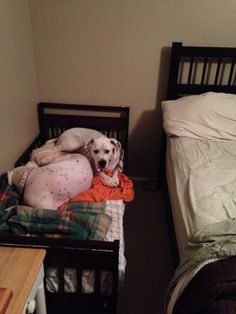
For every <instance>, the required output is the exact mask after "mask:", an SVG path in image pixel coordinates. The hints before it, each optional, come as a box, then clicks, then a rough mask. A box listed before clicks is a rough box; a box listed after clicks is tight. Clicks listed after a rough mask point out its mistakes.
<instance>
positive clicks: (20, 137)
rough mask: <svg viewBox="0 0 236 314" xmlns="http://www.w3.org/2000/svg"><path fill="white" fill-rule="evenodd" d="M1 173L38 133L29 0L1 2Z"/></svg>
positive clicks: (11, 165) (2, 0) (36, 94)
mask: <svg viewBox="0 0 236 314" xmlns="http://www.w3.org/2000/svg"><path fill="white" fill-rule="evenodd" d="M0 38H1V49H0V82H1V83H0V137H1V153H0V172H1V173H2V172H5V171H6V170H8V169H10V168H12V167H13V164H14V161H15V160H16V159H17V158H18V156H19V154H21V153H22V152H23V149H24V148H25V147H26V146H27V145H28V144H29V143H30V141H31V140H32V139H33V137H34V136H35V135H36V133H37V132H38V131H37V128H36V111H35V108H36V107H35V106H36V103H37V102H38V92H37V86H36V75H35V67H34V59H33V46H32V33H31V22H30V12H29V3H28V0H21V1H14V0H1V3H0Z"/></svg>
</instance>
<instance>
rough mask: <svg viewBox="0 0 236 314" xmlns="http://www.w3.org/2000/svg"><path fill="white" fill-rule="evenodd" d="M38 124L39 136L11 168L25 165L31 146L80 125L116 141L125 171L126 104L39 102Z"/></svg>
mask: <svg viewBox="0 0 236 314" xmlns="http://www.w3.org/2000/svg"><path fill="white" fill-rule="evenodd" d="M38 123H39V131H40V133H39V135H38V136H37V137H36V138H35V139H34V140H33V142H32V143H31V144H30V145H29V147H28V148H27V149H26V150H25V151H24V153H23V154H22V155H21V157H20V158H19V159H18V160H17V161H16V162H15V165H14V166H15V167H18V166H21V165H23V164H25V163H26V162H27V161H28V159H29V156H30V154H31V152H32V150H33V149H34V148H35V147H39V146H40V145H42V144H43V143H44V142H45V141H47V140H48V139H51V138H55V137H57V136H59V135H60V134H61V133H62V132H63V131H65V130H67V129H69V128H74V127H80V128H90V129H95V130H98V131H100V132H101V133H103V134H105V135H106V136H108V137H113V138H116V139H117V140H119V141H120V142H121V144H122V147H123V149H124V170H125V171H126V170H127V156H128V132H129V107H118V106H97V105H82V104H60V103H46V102H41V103H39V104H38Z"/></svg>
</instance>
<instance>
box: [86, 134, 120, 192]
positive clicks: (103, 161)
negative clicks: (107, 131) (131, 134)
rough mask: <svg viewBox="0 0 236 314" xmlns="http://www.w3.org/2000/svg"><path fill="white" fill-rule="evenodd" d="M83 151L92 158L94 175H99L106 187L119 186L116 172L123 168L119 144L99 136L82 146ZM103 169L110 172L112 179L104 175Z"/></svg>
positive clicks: (114, 140) (112, 139)
mask: <svg viewBox="0 0 236 314" xmlns="http://www.w3.org/2000/svg"><path fill="white" fill-rule="evenodd" d="M84 150H85V152H86V153H87V154H88V155H90V156H91V157H92V163H93V165H92V166H93V170H94V174H95V175H100V176H101V177H102V178H103V180H104V182H105V184H106V185H107V186H110V187H115V186H117V185H118V184H119V178H118V171H119V170H121V168H122V166H123V164H122V159H123V158H122V147H121V143H120V142H119V141H117V140H116V139H114V138H108V137H106V136H100V137H98V138H95V139H91V140H90V141H88V143H87V144H85V145H84ZM88 158H89V157H88ZM104 169H106V170H109V171H111V172H112V177H110V176H109V175H107V174H106V173H104V172H103V170H104Z"/></svg>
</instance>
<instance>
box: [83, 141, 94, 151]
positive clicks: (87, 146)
mask: <svg viewBox="0 0 236 314" xmlns="http://www.w3.org/2000/svg"><path fill="white" fill-rule="evenodd" d="M93 142H94V139H93V138H90V139H87V140H85V141H84V143H83V148H84V151H85V152H86V153H87V154H90V150H91V146H92V144H93Z"/></svg>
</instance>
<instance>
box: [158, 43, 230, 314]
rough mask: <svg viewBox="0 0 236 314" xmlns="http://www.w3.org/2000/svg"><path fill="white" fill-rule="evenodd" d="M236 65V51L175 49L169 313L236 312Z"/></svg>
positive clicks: (167, 107)
mask: <svg viewBox="0 0 236 314" xmlns="http://www.w3.org/2000/svg"><path fill="white" fill-rule="evenodd" d="M235 60H236V48H222V47H188V46H183V45H182V43H173V45H172V51H171V60H170V70H169V81H168V91H167V101H164V102H163V103H162V109H163V123H164V129H165V132H166V134H167V137H166V142H165V145H166V146H165V147H166V178H167V182H168V195H169V201H170V205H171V206H170V208H169V209H170V215H169V218H170V229H171V234H172V236H173V237H172V240H171V241H172V244H173V250H174V256H175V261H174V263H175V265H178V267H177V269H176V271H175V275H174V278H173V279H172V281H171V283H170V285H169V288H168V291H167V299H166V307H165V310H166V312H167V313H235V312H236V302H235V300H236V293H235V291H236V266H235V265H236V258H235V255H236V225H235V218H236V202H235V200H236V198H235V188H236V96H235V95H234V94H236V73H235ZM173 227H174V231H173Z"/></svg>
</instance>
